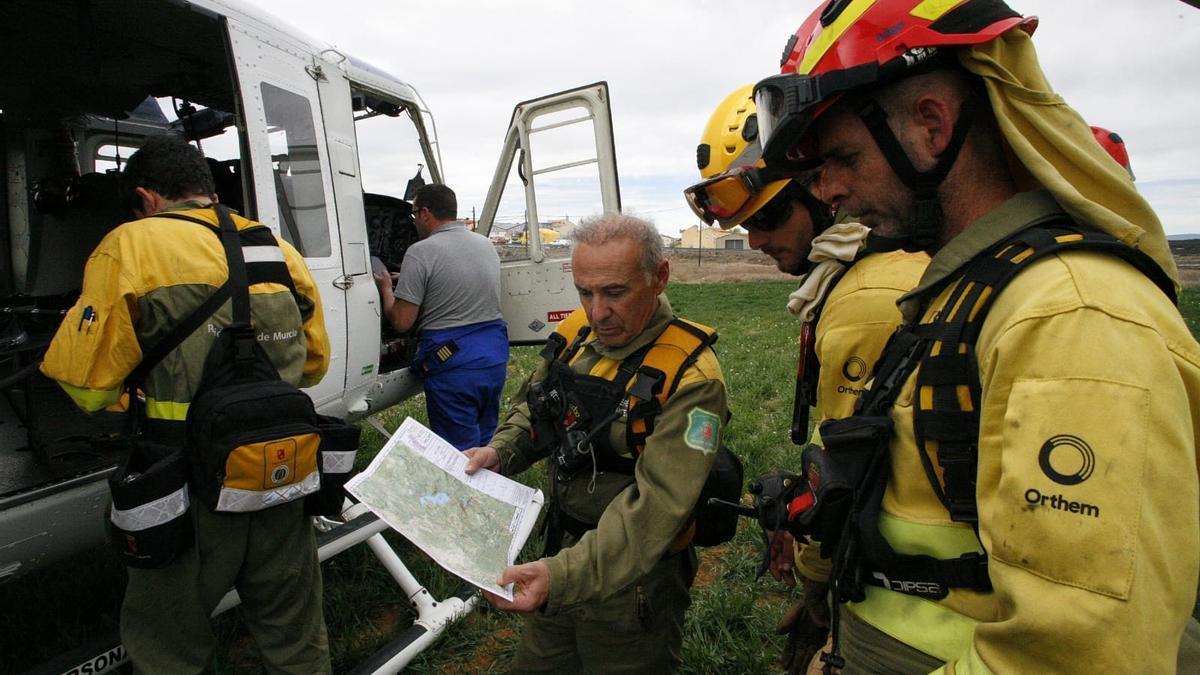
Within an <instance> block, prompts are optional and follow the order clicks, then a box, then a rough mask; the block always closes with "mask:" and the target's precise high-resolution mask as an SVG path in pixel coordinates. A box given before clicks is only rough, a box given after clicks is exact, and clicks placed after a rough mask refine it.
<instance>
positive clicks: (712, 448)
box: [683, 408, 721, 455]
mask: <svg viewBox="0 0 1200 675" xmlns="http://www.w3.org/2000/svg"><path fill="white" fill-rule="evenodd" d="M720 431H721V418H719V417H717V416H716V415H714V414H712V413H710V412H708V411H707V410H705V409H704V408H692V411H691V412H689V413H688V425H687V431H685V432H684V433H683V442H684V443H686V444H687V446H688V447H689V448H692V449H694V450H699V451H700V452H703V453H704V454H706V455H707V454H708V453H710V452H716V450H717V439H718V437H719V436H720Z"/></svg>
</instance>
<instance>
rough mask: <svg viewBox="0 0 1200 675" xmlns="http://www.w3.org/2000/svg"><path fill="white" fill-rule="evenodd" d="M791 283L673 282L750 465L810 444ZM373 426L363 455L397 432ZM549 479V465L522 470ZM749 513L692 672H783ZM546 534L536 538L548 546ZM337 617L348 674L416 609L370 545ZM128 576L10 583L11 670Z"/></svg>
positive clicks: (698, 628)
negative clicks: (799, 413) (700, 330)
mask: <svg viewBox="0 0 1200 675" xmlns="http://www.w3.org/2000/svg"><path fill="white" fill-rule="evenodd" d="M792 288H793V284H792V282H790V281H780V282H760V283H715V284H689V285H673V286H672V287H671V288H670V290H669V291H668V294H669V295H670V297H671V300H672V303H673V305H674V307H675V310H676V312H677V313H678V314H679V315H681V316H684V317H687V318H689V319H692V320H694V321H699V322H701V323H705V324H708V325H712V326H715V327H716V328H717V329H718V330H719V331H720V333H721V339H720V341H719V342H718V344H717V352H718V355H719V356H720V359H721V364H722V367H723V368H724V370H725V377H726V380H727V384H728V387H729V391H730V397H731V407H732V410H733V420H732V423H731V425H730V427H729V434H728V436H727V442H728V445H729V446H730V447H731V448H732V449H734V451H735V452H737V453H738V455H739V456H740V457H741V458H742V460H743V462H744V464H745V468H746V475H747V477H753V476H756V475H759V474H761V473H766V472H768V471H771V470H774V469H777V468H782V467H788V466H795V464H796V463H797V462H798V460H799V452H798V448H796V447H794V446H792V445H791V444H790V443H789V442H788V440H787V430H788V427H789V425H790V420H791V400H792V390H793V384H794V377H795V371H794V368H795V347H794V344H795V342H794V340H795V332H796V324H795V322H794V320H793V319H791V318H790V316H789V315H788V314H787V313H786V311H785V310H784V309H783V303H784V299H785V298H786V296H787V294H788V293H789V292H790V291H791V290H792ZM1180 309H1181V311H1182V313H1183V315H1184V318H1185V320H1186V321H1187V322H1188V326H1189V327H1190V328H1191V330H1192V332H1193V334H1196V335H1200V288H1191V289H1186V290H1185V291H1184V292H1183V294H1182V296H1181V298H1180ZM537 352H538V349H537V348H535V347H521V348H516V349H514V350H513V352H512V360H511V361H510V365H509V382H508V384H507V386H506V387H505V394H504V399H503V401H502V403H503V405H504V406H507V404H508V403H509V402H510V401H511V397H512V396H513V394H514V392H515V391H516V389H517V387H518V386H519V384H520V382H521V380H522V379H523V378H524V376H525V375H526V374H527V373H528V372H529V371H530V370H532V368H533V366H534V364H535V363H536V359H537ZM406 416H412V417H414V418H416V419H418V420H421V421H425V411H424V403H423V399H422V398H421V397H417V398H415V399H412V400H410V401H407V402H405V403H404V404H401V405H399V406H396V407H395V408H393V409H392V410H389V411H388V412H387V413H386V414H385V415H384V416H383V422H384V424H385V426H387V427H388V428H389V429H391V428H395V427H396V426H397V425H398V424H399V423H400V421H401V420H403V419H404V417H406ZM383 440H384V439H383V438H382V436H381V435H380V434H378V433H377V432H375V431H374V430H373V429H371V428H370V427H366V426H365V425H364V433H363V441H362V448H363V450H364V451H365V452H363V453H360V454H361V455H363V456H362V457H360V462H362V463H363V464H364V465H365V463H366V462H367V461H369V459H370V456H372V455H373V454H374V452H375V451H377V450H378V448H379V447H380V446H382V444H383ZM520 478H521V479H522V480H525V481H528V482H530V483H532V484H535V485H541V486H543V487H544V474H543V473H542V472H541V471H540V470H537V469H535V470H532V471H530V472H527V473H526V474H524V475H523V476H521V477H520ZM759 536H760V535H759V534H758V532H757V528H755V527H752V526H751V524H750V523H748V522H743V523H742V527H741V529H740V531H739V533H738V535H737V537H736V538H735V539H734V541H732V542H731V543H729V544H726V545H724V546H720V547H715V548H712V549H706V550H704V551H702V553H701V559H702V565H701V570H700V573H699V575H698V578H697V582H696V586H695V588H694V589H693V604H692V608H691V610H690V611H689V612H688V618H687V627H686V633H685V640H684V661H685V666H684V671H685V672H688V673H715V672H739V673H763V672H772V671H775V670H776V669H775V666H774V659H775V656H776V654H778V652H779V648H780V646H781V638H780V637H778V636H776V635H775V634H774V631H773V630H772V629H773V627H774V623H775V621H776V619H777V617H778V616H779V615H780V614H781V613H782V612H783V610H784V609H785V608H786V607H787V606H788V605H789V604H790V602H791V594H790V592H789V591H788V590H787V589H786V588H785V587H783V586H782V585H781V584H779V583H777V582H775V581H773V580H772V579H770V577H769V576H766V577H764V578H762V579H755V578H754V577H755V571H756V568H757V565H758V555H759V550H760V543H759V542H760V540H759ZM387 537H388V539H389V541H391V543H392V544H393V546H394V547H395V548H396V550H397V551H398V552H399V553H400V555H401V557H402V558H403V559H404V560H405V562H406V564H408V566H409V568H410V569H411V570H412V572H413V573H414V574H415V575H416V577H417V578H418V579H419V580H420V581H421V582H423V583H424V584H425V585H426V586H427V588H428V589H429V590H430V592H431V593H432V594H433V596H434V597H436V598H443V597H446V596H449V595H451V594H453V593H454V592H456V591H457V590H458V589H459V588H460V587H461V582H460V581H459V580H458V579H457V578H456V577H453V576H451V575H449V574H447V573H445V572H443V571H442V570H440V568H438V567H436V566H435V565H433V564H432V563H430V562H429V561H427V560H425V559H424V558H423V557H422V556H421V555H420V554H419V553H418V552H416V551H414V550H413V549H412V547H411V546H410V545H408V544H407V543H406V542H405V541H404V540H403V539H402V538H401V537H399V536H398V535H396V534H394V533H389V534H388V535H387ZM540 549H541V546H540V542H539V541H532V542H531V543H530V544H529V545H528V546H527V547H526V553H525V555H524V557H525V559H531V558H536V557H537V556H536V554H535V552H536V551H539V550H540ZM324 579H325V616H326V622H327V624H328V626H329V632H330V639H331V642H332V654H333V660H334V669H335V671H336V672H346V671H348V670H350V669H352V668H353V667H354V666H355V665H356V664H357V663H358V662H359V661H361V660H362V659H363V658H365V657H366V656H367V655H369V654H371V653H372V652H373V651H375V649H377V648H378V647H379V646H380V645H382V644H383V643H385V642H386V641H387V640H389V639H390V638H392V637H394V636H395V635H397V634H399V633H400V632H401V631H403V630H404V629H405V628H407V627H408V626H409V625H410V623H411V622H412V619H413V612H412V610H411V608H410V606H409V604H408V602H407V600H406V599H405V598H404V597H402V595H401V594H400V593H399V590H398V587H397V586H396V585H395V584H394V583H393V582H392V581H391V578H390V577H389V576H388V575H387V573H386V572H385V571H384V569H383V567H382V566H381V565H380V564H379V563H378V562H377V561H376V560H375V558H374V556H372V555H371V554H370V552H369V551H368V550H367V548H366V547H363V546H359V547H356V548H355V549H352V550H350V551H347V552H345V553H343V554H342V555H340V556H338V557H337V558H335V559H333V560H331V561H329V562H327V563H326V564H325V566H324ZM123 586H124V581H123V571H122V569H121V568H120V565H119V563H117V562H116V561H115V560H114V559H113V558H112V557H111V556H110V555H109V554H108V552H107V550H99V551H94V552H87V553H84V554H81V555H79V556H76V557H75V558H73V559H72V560H70V561H66V562H64V563H62V564H59V565H55V566H53V567H51V568H48V569H44V570H40V571H38V572H35V573H33V574H32V575H31V576H29V577H27V578H26V579H25V580H24V581H23V582H20V583H16V584H6V585H0V603H2V606H3V607H4V612H3V613H2V614H0V673H9V672H14V673H15V672H21V671H23V670H25V669H26V668H29V667H30V666H32V665H34V664H36V663H40V662H42V661H44V660H46V659H47V658H49V657H51V656H53V655H54V654H55V653H57V652H59V651H62V650H65V649H67V648H69V647H71V646H75V645H78V644H81V643H83V642H86V641H88V640H90V639H93V638H95V637H96V636H98V635H101V634H103V633H104V632H105V631H108V630H112V629H113V628H114V627H115V626H116V621H117V609H118V607H119V604H120V597H121V592H122V588H123ZM520 626H521V619H520V617H517V616H514V615H509V614H505V613H501V612H496V611H493V610H491V608H490V607H488V606H486V604H484V605H482V606H481V607H480V608H479V609H477V610H476V611H475V612H473V613H471V614H470V615H468V616H467V617H466V618H465V619H463V620H462V621H460V622H458V623H457V624H456V625H454V626H453V627H451V628H450V629H449V630H448V631H447V633H446V635H445V636H444V637H443V638H442V639H441V640H440V641H439V642H438V644H436V645H435V646H434V647H433V648H431V649H429V650H426V652H425V653H424V654H422V655H421V656H420V657H418V659H417V660H416V661H415V662H413V664H411V665H410V667H409V672H414V673H487V672H504V671H505V670H506V668H507V663H508V660H509V658H510V657H511V654H512V651H513V649H514V648H515V645H516V642H517V640H518V639H519V636H520ZM216 631H217V635H218V640H219V642H220V644H222V645H223V649H222V651H221V654H219V656H218V659H217V663H216V664H215V668H214V671H215V672H217V673H246V672H250V673H254V672H261V667H260V666H259V664H258V656H257V653H256V651H255V649H254V647H253V645H252V644H251V642H250V640H249V638H248V637H246V636H245V634H244V632H243V631H242V630H241V627H240V624H239V622H238V619H237V612H236V610H235V611H233V612H231V613H229V614H228V615H226V616H224V617H221V618H220V619H219V620H218V621H217V622H216Z"/></svg>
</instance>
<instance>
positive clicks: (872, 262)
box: [796, 251, 929, 581]
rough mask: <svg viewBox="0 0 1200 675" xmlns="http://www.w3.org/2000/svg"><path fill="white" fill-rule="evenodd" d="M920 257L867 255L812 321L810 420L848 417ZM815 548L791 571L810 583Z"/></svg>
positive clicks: (824, 568)
mask: <svg viewBox="0 0 1200 675" xmlns="http://www.w3.org/2000/svg"><path fill="white" fill-rule="evenodd" d="M928 264H929V256H928V255H926V254H925V253H905V252H904V251H888V252H886V253H872V254H869V255H866V256H864V257H863V258H861V259H860V260H858V261H857V262H855V263H854V265H852V266H851V267H850V269H848V270H846V273H845V274H843V275H842V278H841V279H838V281H837V283H836V284H834V286H833V288H831V289H830V290H829V296H828V297H827V299H826V300H825V306H824V309H822V310H821V315H820V317H819V318H818V319H817V330H816V344H815V351H816V354H817V362H818V363H820V364H821V374H820V377H819V379H818V380H817V403H816V406H815V407H816V416H815V422H816V424H817V426H819V425H820V423H821V421H822V420H827V419H841V418H843V417H849V416H850V415H851V414H852V413H853V412H854V403H855V402H856V401H857V400H858V397H859V396H861V395H862V392H863V387H865V386H866V383H867V378H868V377H870V375H871V371H872V370H873V369H874V367H875V361H876V360H877V359H878V358H879V354H880V352H882V351H883V345H884V344H885V343H886V342H887V340H888V338H889V337H891V335H892V333H893V332H895V330H896V327H897V326H898V325H899V324H900V309H899V308H898V307H897V306H896V301H897V300H899V299H900V296H901V295H903V294H904V293H906V292H908V291H909V290H911V289H912V288H913V287H914V286H916V285H917V282H918V281H920V280H921V273H922V272H924V271H925V266H926V265H928ZM819 550H820V549H818V548H815V547H801V548H800V553H799V554H798V555H797V556H796V569H797V570H799V571H800V573H801V574H804V575H805V576H807V577H808V578H810V579H813V580H815V581H824V580H826V579H828V578H829V567H830V563H829V560H828V559H825V558H821V557H820V555H819Z"/></svg>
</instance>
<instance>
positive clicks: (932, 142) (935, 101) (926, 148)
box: [912, 93, 960, 163]
mask: <svg viewBox="0 0 1200 675" xmlns="http://www.w3.org/2000/svg"><path fill="white" fill-rule="evenodd" d="M959 107H960V106H958V105H954V103H953V102H952V101H951V100H950V99H949V98H948V97H946V96H943V95H940V94H936V93H929V94H925V95H923V96H921V97H920V98H918V99H917V100H916V101H915V102H914V103H913V116H912V120H913V123H914V124H916V125H917V128H918V130H919V135H918V137H917V142H918V148H919V149H920V151H921V153H922V154H924V155H927V156H928V157H929V158H930V159H932V160H933V161H934V162H935V163H936V160H937V158H939V157H941V156H942V153H944V152H945V151H946V148H947V147H948V146H949V145H950V138H951V136H953V135H954V123H955V121H956V120H957V119H958V112H959Z"/></svg>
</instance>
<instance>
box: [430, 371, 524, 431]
mask: <svg viewBox="0 0 1200 675" xmlns="http://www.w3.org/2000/svg"><path fill="white" fill-rule="evenodd" d="M506 370H507V364H504V363H501V364H498V365H494V366H487V367H484V368H451V369H449V370H444V371H439V372H436V373H430V374H428V375H426V376H425V412H426V413H427V414H428V415H429V428H430V429H433V432H434V433H436V434H437V435H438V436H441V437H442V438H444V439H446V440H447V441H448V442H449V443H450V444H451V445H453V446H454V447H456V448H458V449H459V450H466V449H467V448H473V447H476V446H479V445H486V444H487V442H488V441H490V440H492V434H493V433H495V432H496V422H497V421H498V419H499V417H500V392H501V391H503V390H504V377H505V371H506Z"/></svg>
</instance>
